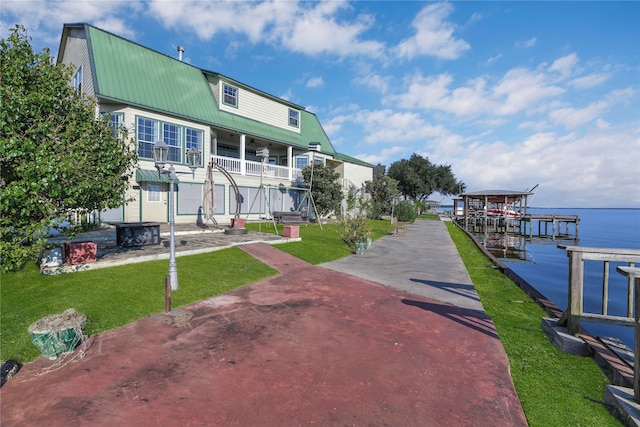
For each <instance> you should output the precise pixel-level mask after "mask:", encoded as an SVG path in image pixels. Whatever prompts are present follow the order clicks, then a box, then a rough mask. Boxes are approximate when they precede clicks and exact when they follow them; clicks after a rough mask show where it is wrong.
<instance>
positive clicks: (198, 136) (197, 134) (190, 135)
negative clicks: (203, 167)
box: [184, 128, 204, 159]
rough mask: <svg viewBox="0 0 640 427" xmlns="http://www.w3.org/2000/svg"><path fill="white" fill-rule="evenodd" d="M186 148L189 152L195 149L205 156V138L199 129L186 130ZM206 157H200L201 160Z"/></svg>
mask: <svg viewBox="0 0 640 427" xmlns="http://www.w3.org/2000/svg"><path fill="white" fill-rule="evenodd" d="M184 137H185V148H186V149H187V150H189V149H190V148H193V149H194V150H198V151H200V153H201V154H203V148H202V147H203V145H202V140H203V138H204V133H203V132H202V131H201V130H198V129H191V128H185V136H184ZM203 158H204V156H202V155H201V156H200V159H203Z"/></svg>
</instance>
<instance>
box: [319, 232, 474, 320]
mask: <svg viewBox="0 0 640 427" xmlns="http://www.w3.org/2000/svg"><path fill="white" fill-rule="evenodd" d="M322 267H325V268H329V269H331V270H335V271H339V272H341V273H345V274H349V275H352V276H356V277H360V278H361V279H366V280H370V281H372V282H376V283H380V284H382V285H386V286H390V287H392V288H394V289H398V290H401V291H405V292H410V293H412V294H415V295H420V296H423V297H427V298H431V299H434V300H436V301H441V302H445V303H448V304H452V305H455V306H457V307H462V308H469V309H472V310H479V311H483V312H484V309H483V307H482V304H481V303H480V297H478V293H477V292H476V289H475V288H474V286H473V283H472V282H471V278H470V277H469V274H468V273H467V270H466V268H465V267H464V264H463V263H462V259H461V258H460V255H459V254H458V250H457V249H456V247H455V245H454V244H453V241H452V240H451V237H450V236H449V232H448V230H447V227H446V225H445V223H444V222H442V221H416V222H414V223H413V224H409V232H408V234H407V235H406V236H404V235H398V236H392V235H389V236H385V237H383V238H382V239H381V240H379V241H377V242H375V244H374V245H372V247H371V248H370V249H369V250H367V251H365V253H364V254H363V255H358V256H356V255H353V256H350V257H346V258H342V259H339V260H337V261H332V262H329V263H326V264H322Z"/></svg>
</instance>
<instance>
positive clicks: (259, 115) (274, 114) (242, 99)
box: [212, 82, 300, 133]
mask: <svg viewBox="0 0 640 427" xmlns="http://www.w3.org/2000/svg"><path fill="white" fill-rule="evenodd" d="M230 85H231V86H233V87H236V88H237V89H238V107H237V108H234V107H231V106H229V105H225V104H224V103H222V102H221V101H220V100H221V99H222V91H223V85H222V83H220V82H219V83H218V84H217V85H212V90H215V92H214V94H215V97H216V100H217V101H218V105H219V106H220V109H221V110H223V111H227V112H229V113H233V114H238V115H240V116H243V117H246V118H249V119H253V120H256V121H259V122H262V123H266V124H269V125H271V126H276V127H279V128H282V129H286V130H288V131H291V132H296V133H300V128H299V127H293V126H289V106H288V105H285V104H280V103H278V102H277V101H274V100H273V99H270V98H267V97H265V96H262V95H260V94H258V93H256V92H252V91H250V90H247V89H244V88H242V87H238V86H235V85H233V84H230Z"/></svg>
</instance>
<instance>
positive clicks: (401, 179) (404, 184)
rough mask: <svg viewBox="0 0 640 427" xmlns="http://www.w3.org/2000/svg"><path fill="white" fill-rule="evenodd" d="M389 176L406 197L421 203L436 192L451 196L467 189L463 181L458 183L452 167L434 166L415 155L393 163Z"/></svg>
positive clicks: (427, 160)
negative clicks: (395, 181)
mask: <svg viewBox="0 0 640 427" xmlns="http://www.w3.org/2000/svg"><path fill="white" fill-rule="evenodd" d="M389 176H390V177H391V178H393V179H395V180H397V181H398V189H399V190H400V192H401V193H402V194H403V195H404V196H406V197H408V198H410V199H412V200H415V201H420V202H424V201H426V200H427V198H428V197H429V196H430V195H431V194H433V193H434V192H438V193H440V194H443V195H445V196H449V195H452V194H458V193H459V192H460V191H464V187H465V185H464V183H463V182H462V181H456V177H455V175H454V174H453V172H452V170H451V166H450V165H434V164H433V163H431V162H430V161H429V159H428V158H425V157H422V156H420V155H418V154H415V153H414V154H412V155H411V158H410V159H409V160H406V159H402V160H400V161H397V162H395V163H392V164H391V166H390V167H389Z"/></svg>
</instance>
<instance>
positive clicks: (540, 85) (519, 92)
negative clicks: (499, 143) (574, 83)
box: [493, 68, 565, 115]
mask: <svg viewBox="0 0 640 427" xmlns="http://www.w3.org/2000/svg"><path fill="white" fill-rule="evenodd" d="M564 92H565V90H564V89H562V88H561V87H558V86H554V85H551V84H550V83H549V82H548V79H547V76H546V75H545V74H543V73H537V72H532V71H530V70H528V69H526V68H514V69H512V70H509V71H508V72H507V73H506V74H505V76H504V77H503V78H502V80H501V81H500V82H499V83H498V84H497V85H496V86H495V87H494V88H493V95H494V96H495V97H496V98H497V99H499V102H500V105H499V107H498V109H497V110H496V113H497V114H507V115H508V114H515V113H518V112H520V111H523V110H526V109H528V108H530V107H532V106H533V105H535V104H536V103H538V102H539V101H541V100H543V99H546V98H550V97H553V96H557V95H560V94H562V93H564Z"/></svg>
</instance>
